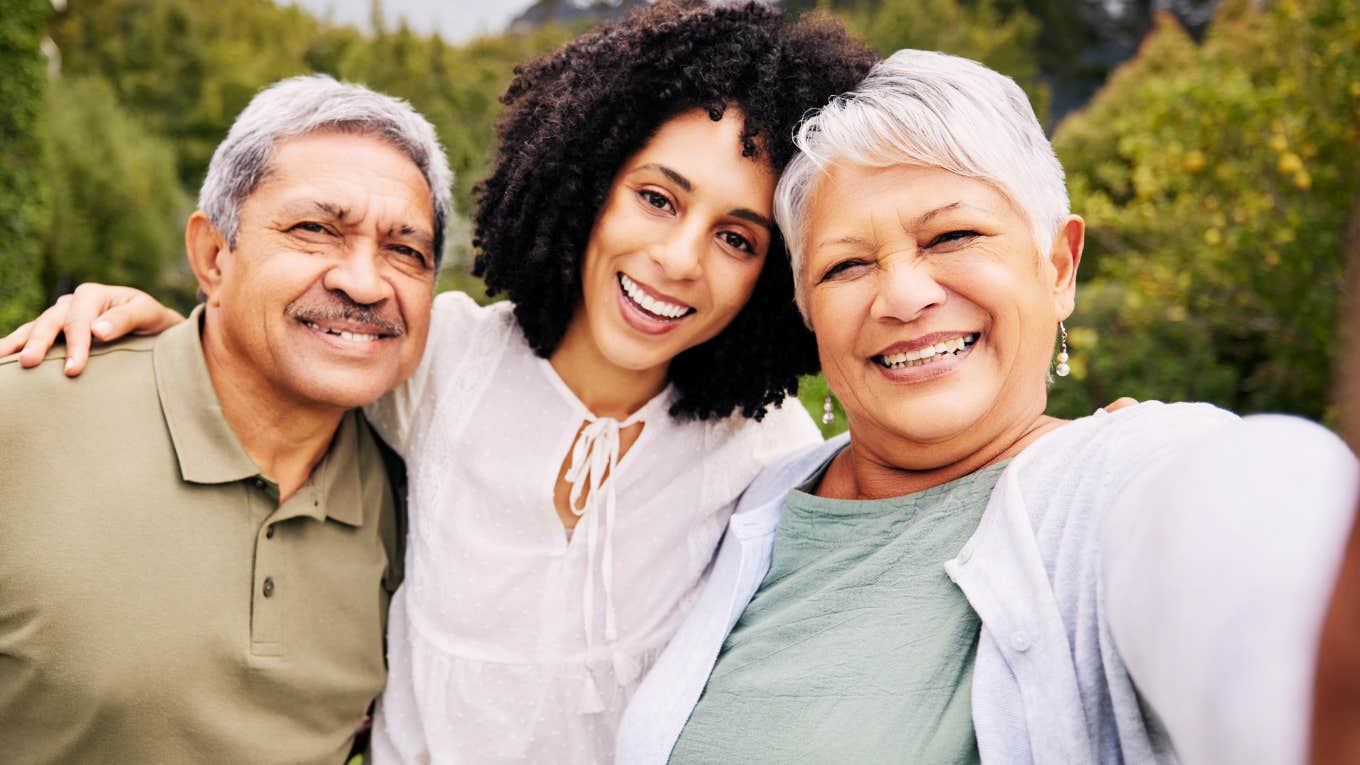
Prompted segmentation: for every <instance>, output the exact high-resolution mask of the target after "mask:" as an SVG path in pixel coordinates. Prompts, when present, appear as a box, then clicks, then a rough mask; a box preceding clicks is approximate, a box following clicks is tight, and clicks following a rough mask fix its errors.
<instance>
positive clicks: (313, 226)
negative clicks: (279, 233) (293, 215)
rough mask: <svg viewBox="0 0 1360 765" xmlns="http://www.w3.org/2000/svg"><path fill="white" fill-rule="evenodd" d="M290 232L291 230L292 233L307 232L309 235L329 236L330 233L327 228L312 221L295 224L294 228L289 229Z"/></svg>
mask: <svg viewBox="0 0 1360 765" xmlns="http://www.w3.org/2000/svg"><path fill="white" fill-rule="evenodd" d="M289 230H290V231H305V232H307V233H309V234H328V233H330V232H329V231H327V230H326V227H325V226H324V225H323V224H320V223H314V222H312V221H303V222H301V223H295V224H293V227H292V228H291V229H289Z"/></svg>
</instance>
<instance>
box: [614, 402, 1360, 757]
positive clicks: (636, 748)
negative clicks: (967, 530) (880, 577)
mask: <svg viewBox="0 0 1360 765" xmlns="http://www.w3.org/2000/svg"><path fill="white" fill-rule="evenodd" d="M847 440H848V439H847V437H846V436H841V437H838V438H835V439H832V440H830V441H828V442H826V443H824V444H820V445H818V446H816V447H813V448H812V449H809V450H807V451H805V452H803V453H801V454H799V455H795V456H794V457H792V458H790V459H789V460H787V461H785V462H784V463H782V464H780V465H777V466H774V467H771V468H769V469H767V470H766V471H765V472H764V473H762V474H761V475H760V476H759V477H758V478H757V479H756V481H755V482H754V483H753V484H752V485H751V487H750V488H749V489H748V490H747V492H746V495H745V496H744V497H743V498H742V501H741V503H740V505H739V506H738V508H737V511H736V512H735V513H734V514H733V516H732V518H731V520H730V522H729V525H728V531H727V534H726V536H725V537H724V538H723V541H722V544H721V546H720V548H719V550H718V553H717V556H716V558H715V559H714V562H713V567H712V570H711V573H710V575H709V579H708V582H707V583H706V585H705V586H704V589H703V590H702V592H701V593H700V595H699V597H698V599H697V600H696V602H695V604H694V607H693V609H692V611H691V612H690V614H689V615H688V616H687V618H686V621H685V622H684V624H683V625H682V626H681V628H680V630H679V631H678V632H677V633H676V635H675V637H674V638H673V639H672V640H671V643H670V645H669V646H668V647H667V648H666V650H665V652H664V653H663V654H662V655H661V657H660V658H659V659H658V661H657V662H656V664H655V665H654V666H653V668H652V670H651V672H650V673H649V675H648V677H647V678H646V679H645V680H644V682H643V684H642V686H641V687H640V688H639V689H638V691H637V693H636V695H635V696H634V697H633V700H632V702H631V703H630V705H629V707H628V710H627V712H626V713H625V715H624V718H623V721H622V723H621V726H620V730H619V738H618V754H617V758H618V762H620V763H628V764H629V765H631V764H633V763H639V764H642V763H663V762H665V761H666V760H667V758H668V757H669V756H670V751H671V748H672V747H673V746H674V744H675V741H676V739H677V738H678V736H679V734H680V731H681V729H682V728H683V727H684V725H685V722H686V720H688V718H689V713H690V711H691V710H692V709H693V707H694V704H695V703H696V702H697V700H698V698H699V695H700V693H701V692H702V691H703V687H704V683H705V682H706V681H707V678H708V674H709V672H710V671H711V670H712V667H713V664H714V662H715V661H716V659H717V656H718V652H719V650H720V649H721V647H722V643H723V640H724V638H725V637H726V635H727V633H728V632H729V631H730V630H731V628H732V626H733V625H734V624H735V623H736V621H737V619H738V617H740V615H741V612H742V610H743V609H744V608H745V606H746V604H747V603H748V602H749V601H750V599H751V597H752V596H753V595H754V594H755V591H756V589H757V588H758V587H759V585H760V582H761V580H762V579H763V578H764V576H765V573H766V571H767V570H768V569H769V565H770V554H771V549H772V547H773V544H774V533H775V528H776V526H777V525H778V521H779V516H780V513H781V511H782V509H783V502H784V497H785V495H786V494H787V492H788V490H789V489H790V488H791V487H793V486H797V485H798V484H800V483H802V482H804V481H805V480H807V479H808V478H809V477H810V476H811V474H812V473H813V472H814V471H815V470H816V469H817V467H818V466H820V465H821V464H822V463H823V462H825V461H826V460H827V459H828V458H829V457H830V456H831V455H833V454H834V453H835V452H836V451H838V450H839V449H841V448H843V447H844V446H845V445H846V443H847ZM1358 473H1360V470H1357V465H1356V461H1355V458H1354V455H1352V454H1351V453H1350V451H1349V450H1348V449H1347V448H1346V447H1345V446H1344V444H1342V443H1341V442H1340V440H1339V439H1337V438H1336V437H1335V436H1334V435H1332V434H1331V433H1329V432H1328V431H1326V430H1324V429H1322V428H1321V427H1319V426H1317V425H1313V424H1311V423H1308V422H1306V421H1303V420H1299V419H1295V418H1288V417H1279V416H1262V417H1251V418H1247V419H1246V420H1242V419H1239V418H1237V417H1236V416H1235V415H1232V414H1230V413H1228V412H1225V411H1222V410H1219V409H1215V408H1214V407H1211V406H1208V405H1204V404H1174V405H1166V404H1161V403H1157V402H1148V403H1143V404H1139V405H1137V406H1133V407H1129V408H1127V409H1123V410H1120V411H1119V412H1116V413H1114V414H1108V413H1105V412H1098V413H1097V414H1096V415H1094V416H1091V417H1085V418H1082V419H1080V420H1076V421H1074V422H1071V423H1069V424H1067V425H1065V426H1063V427H1061V428H1058V429H1056V430H1054V431H1052V432H1050V433H1048V434H1046V435H1045V436H1043V437H1042V438H1040V439H1039V440H1037V441H1036V442H1035V443H1034V444H1032V445H1030V446H1029V447H1028V448H1027V449H1026V450H1025V451H1024V452H1023V453H1022V454H1020V455H1019V456H1017V457H1016V458H1015V459H1014V460H1012V461H1011V463H1010V465H1008V466H1007V468H1006V469H1005V471H1004V472H1003V473H1002V476H1001V478H1000V480H999V481H998V484H997V486H996V488H995V490H994V491H993V493H992V496H991V499H990V501H989V502H988V505H987V508H986V510H985V511H984V514H983V518H982V521H981V523H980V525H979V527H978V529H977V531H976V532H975V533H974V534H973V536H972V537H971V538H970V540H969V541H968V543H967V544H966V545H965V546H964V547H963V549H962V550H961V551H960V553H959V555H958V556H957V557H956V558H954V559H953V560H951V561H949V562H948V563H946V564H945V570H946V572H947V573H948V574H949V576H950V577H951V578H952V579H953V580H954V581H955V582H956V583H957V584H958V585H959V587H960V589H962V590H963V592H964V594H965V595H966V596H967V598H968V601H969V603H970V604H971V605H972V606H973V608H974V610H976V611H977V613H978V614H979V615H980V616H981V617H982V624H983V626H982V632H981V636H980V638H979V643H978V653H977V665H976V669H975V671H974V676H973V722H974V727H975V729H976V731H977V738H978V747H979V750H980V752H981V754H982V760H983V762H984V763H1006V764H1008V765H1009V764H1012V763H1016V764H1023V763H1035V765H1049V764H1053V765H1059V764H1061V765H1069V764H1071V763H1121V762H1131V763H1172V762H1177V761H1184V762H1186V763H1199V762H1221V763H1240V762H1252V763H1263V764H1267V763H1291V762H1301V761H1302V760H1303V757H1304V747H1305V739H1306V729H1307V720H1308V711H1309V709H1308V698H1309V693H1310V689H1311V681H1312V665H1313V656H1314V644H1315V641H1316V636H1317V630H1318V627H1319V625H1320V622H1321V614H1322V612H1323V609H1324V607H1325V601H1326V598H1327V596H1328V594H1329V593H1330V589H1331V581H1332V578H1333V576H1334V574H1335V571H1336V568H1337V566H1338V563H1339V560H1340V553H1341V549H1342V546H1343V542H1344V539H1345V536H1346V532H1347V530H1348V529H1349V526H1350V520H1351V518H1350V515H1351V510H1352V509H1353V508H1354V506H1355V505H1354V497H1355V496H1356V487H1357V485H1358V484H1360V478H1357V475H1358ZM1178 756H1179V760H1178V759H1177V758H1178Z"/></svg>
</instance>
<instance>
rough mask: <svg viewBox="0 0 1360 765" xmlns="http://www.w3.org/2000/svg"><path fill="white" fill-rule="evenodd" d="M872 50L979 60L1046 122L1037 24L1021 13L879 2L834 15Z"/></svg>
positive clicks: (985, 0) (943, 3)
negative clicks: (1016, 88) (1020, 91)
mask: <svg viewBox="0 0 1360 765" xmlns="http://www.w3.org/2000/svg"><path fill="white" fill-rule="evenodd" d="M837 15H839V16H841V17H842V18H844V20H845V22H846V24H847V25H848V26H849V27H850V28H851V29H853V30H854V31H855V32H856V33H858V34H859V35H860V36H861V37H863V38H864V40H865V41H866V42H868V43H869V45H870V46H871V47H873V49H874V50H876V51H878V52H879V53H880V54H882V55H885V56H886V55H889V54H891V53H892V52H893V51H896V50H900V49H902V48H919V49H923V50H938V51H943V52H945V53H952V54H954V55H957V56H963V57H965V58H970V59H973V60H974V61H979V62H981V63H983V64H986V65H987V66H989V67H991V68H992V69H995V70H996V71H998V72H1001V73H1002V74H1005V75H1008V76H1009V77H1011V78H1013V79H1014V80H1015V81H1016V82H1017V83H1019V84H1020V87H1022V88H1024V89H1025V92H1026V93H1027V94H1029V97H1030V101H1031V103H1033V104H1034V111H1035V113H1036V114H1038V115H1039V118H1040V120H1044V119H1046V114H1047V110H1048V100H1049V93H1048V88H1047V86H1045V85H1044V84H1043V83H1042V82H1041V81H1040V79H1039V69H1038V66H1037V64H1036V61H1037V58H1036V55H1035V46H1036V42H1037V40H1038V37H1039V24H1038V22H1036V21H1035V20H1034V17H1033V16H1031V15H1029V13H1027V12H1026V11H1025V10H1024V9H1023V8H1020V7H1014V8H1011V9H1010V10H1008V11H1004V12H1003V11H1002V10H1001V9H1000V8H999V7H998V4H997V3H996V2H994V1H993V0H977V2H960V0H882V1H881V2H877V3H872V4H857V5H855V6H852V7H849V8H845V9H842V10H838V11H837Z"/></svg>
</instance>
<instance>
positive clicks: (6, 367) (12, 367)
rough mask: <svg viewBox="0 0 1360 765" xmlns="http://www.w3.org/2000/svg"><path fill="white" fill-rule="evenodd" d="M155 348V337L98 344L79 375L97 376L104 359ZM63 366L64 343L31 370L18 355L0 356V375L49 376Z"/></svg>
mask: <svg viewBox="0 0 1360 765" xmlns="http://www.w3.org/2000/svg"><path fill="white" fill-rule="evenodd" d="M155 347H156V338H155V337H128V338H124V339H122V340H118V341H115V342H112V343H100V344H98V345H95V346H94V347H92V348H91V349H90V362H89V364H88V365H87V366H86V368H85V372H82V373H81V374H82V376H84V375H86V374H90V375H95V376H97V375H99V374H100V373H101V372H102V371H104V369H103V368H104V367H105V363H106V362H105V361H104V359H105V358H106V357H119V356H120V355H121V354H125V353H147V354H149V353H151V352H152V351H153V350H154V349H155ZM65 366H66V345H65V344H64V343H57V344H56V345H54V346H52V349H51V350H49V351H48V352H47V355H46V356H43V359H42V361H40V362H38V366H36V367H33V368H32V369H25V368H23V367H22V366H20V365H19V354H17V353H15V354H12V355H9V356H0V375H12V374H16V373H17V374H23V373H25V372H29V373H35V372H38V371H40V370H42V371H47V372H48V373H49V374H50V372H51V371H52V370H56V371H58V372H60V371H61V370H62V369H64V367H65ZM62 377H65V374H64V373H63V374H62ZM20 379H22V378H20ZM34 379H37V378H34ZM44 379H46V378H44Z"/></svg>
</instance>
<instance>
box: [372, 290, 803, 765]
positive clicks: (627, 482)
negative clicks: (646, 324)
mask: <svg viewBox="0 0 1360 765" xmlns="http://www.w3.org/2000/svg"><path fill="white" fill-rule="evenodd" d="M715 372H716V373H722V370H715ZM675 395H676V394H675V393H674V391H673V389H672V388H669V387H668V388H667V389H666V390H664V391H662V392H661V393H660V394H658V395H657V396H656V397H655V398H653V399H652V400H651V401H649V402H648V403H647V404H645V405H644V406H643V407H642V408H641V409H639V410H638V411H637V412H635V413H634V414H633V415H632V416H631V417H629V418H628V419H627V420H626V421H624V422H618V421H616V420H613V419H610V418H607V417H600V418H597V417H595V416H593V415H592V414H591V413H590V411H589V410H587V409H586V408H585V406H584V405H583V404H581V402H580V401H579V400H578V399H577V398H576V396H575V395H574V394H573V393H572V392H571V390H570V389H569V388H567V386H566V384H565V383H563V382H562V380H561V378H560V377H558V375H557V373H556V372H555V371H554V370H553V368H552V366H551V365H550V364H549V363H548V361H547V360H545V359H542V358H539V357H538V356H536V355H535V354H534V353H533V351H532V350H531V349H530V348H529V345H528V343H527V342H526V341H525V339H524V336H523V334H522V333H521V332H520V330H519V327H518V325H517V324H516V323H515V321H514V317H513V315H512V313H511V307H510V304H508V303H497V304H495V305H492V306H488V307H485V308H483V307H479V306H477V305H476V304H475V303H474V302H473V301H472V300H471V299H470V298H468V297H467V296H466V295H463V294H461V293H444V294H442V295H440V296H438V297H437V298H436V299H435V303H434V314H433V316H432V320H431V327H430V338H429V343H428V345H427V346H426V350H425V356H424V358H423V359H422V361H421V363H420V366H419V368H418V369H417V370H416V372H415V374H414V375H412V377H411V379H410V380H408V381H407V382H406V383H404V384H403V385H402V386H401V387H399V388H397V390H395V391H394V392H392V393H391V394H389V395H387V396H385V397H384V398H383V399H381V400H380V401H378V402H377V403H376V404H374V405H372V406H370V407H368V409H367V410H366V413H367V415H368V417H369V420H370V421H371V422H372V423H373V425H374V427H376V428H377V430H378V432H379V433H380V434H381V435H382V437H383V438H384V439H385V440H386V441H387V442H388V443H389V444H391V445H392V447H393V448H394V449H396V450H397V452H398V453H399V454H401V456H402V457H403V458H405V460H406V464H407V469H408V473H409V487H410V499H409V513H410V536H409V542H408V545H407V551H406V580H405V583H404V584H403V585H402V587H401V589H400V590H398V592H397V594H396V596H395V597H394V598H393V600H392V606H391V612H390V615H389V622H388V649H387V650H388V664H389V676H388V680H387V687H386V690H385V691H384V692H383V696H382V699H381V701H380V703H379V705H378V712H377V715H376V717H375V720H374V724H373V740H372V755H373V758H374V761H375V762H377V763H397V762H403V763H410V762H438V763H464V762H466V763H479V764H480V763H500V762H517V763H525V762H532V763H605V762H610V761H612V760H613V751H614V735H615V731H616V729H617V727H618V721H619V718H620V716H621V715H622V713H623V708H624V705H625V704H626V703H627V701H628V699H629V697H630V696H631V695H632V693H633V691H634V689H636V687H637V685H638V682H639V680H640V679H641V676H642V674H643V673H644V672H646V671H647V669H648V668H650V666H651V664H652V662H653V661H654V660H655V658H656V656H657V655H658V654H659V653H660V651H661V649H662V647H663V646H664V645H665V644H666V641H668V640H669V639H670V637H671V635H672V634H673V633H674V632H675V630H676V628H677V627H678V625H679V623H680V621H681V619H682V617H683V616H684V614H685V612H686V611H687V610H688V608H689V605H690V603H691V601H692V600H693V599H694V597H695V595H696V593H697V591H698V588H699V586H700V584H701V583H702V581H703V578H704V576H705V574H706V572H707V570H708V565H709V560H710V558H711V557H712V554H713V551H714V549H715V548H716V546H717V543H718V540H719V538H720V537H721V536H722V533H723V529H724V527H725V525H726V522H727V518H728V516H729V515H730V514H731V512H732V509H733V507H734V505H735V503H736V500H737V498H738V497H739V496H740V494H741V493H742V491H743V490H744V489H745V488H746V485H747V484H748V483H749V482H750V481H751V479H752V478H754V477H755V475H756V473H757V472H759V471H760V469H761V467H763V466H764V465H765V464H768V463H769V462H771V461H772V460H774V459H775V458H777V457H779V456H782V455H784V454H786V453H788V452H791V451H794V450H797V449H800V448H802V447H805V446H807V445H809V444H811V443H815V442H817V441H820V440H821V436H820V434H819V433H818V431H817V428H816V426H815V425H813V423H812V420H811V418H810V417H808V415H807V413H806V412H805V411H804V410H803V408H802V407H801V406H800V405H799V403H798V402H797V401H796V400H794V399H790V400H789V401H787V402H786V403H785V404H784V406H782V407H781V408H779V409H774V410H771V411H770V412H769V414H768V415H767V416H766V417H765V419H764V420H763V421H762V422H759V423H757V422H755V421H753V420H749V419H747V418H743V417H729V418H725V419H722V420H716V421H706V422H696V421H684V422H682V421H677V420H676V419H674V418H672V417H670V416H669V414H668V409H669V407H670V405H671V403H672V402H673V401H674V396H675ZM637 422H642V423H643V427H642V432H641V434H640V435H639V436H638V439H637V441H636V442H635V443H634V444H633V446H632V448H631V449H629V450H628V453H627V454H626V455H624V456H623V457H622V459H620V457H619V454H618V445H619V430H620V429H622V428H626V427H628V426H629V425H632V424H634V423H637ZM583 424H584V425H585V430H584V431H582V437H581V438H580V439H577V438H576V435H577V433H578V431H581V428H582V425H583ZM569 451H570V452H571V458H572V459H571V465H570V469H569V472H568V481H569V482H570V483H571V484H572V492H573V497H575V496H578V495H579V494H580V493H581V492H583V491H584V492H586V506H585V511H584V512H583V514H582V517H581V519H580V521H579V523H578V524H577V527H576V530H575V533H574V534H572V535H570V538H569V535H568V534H567V532H566V531H565V530H564V529H563V526H562V523H561V521H560V520H559V519H558V516H557V511H556V509H555V507H554V504H553V487H554V485H555V483H556V481H557V476H558V471H559V470H560V469H561V466H562V463H563V460H564V459H565V458H566V456H567V455H568V452H569Z"/></svg>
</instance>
